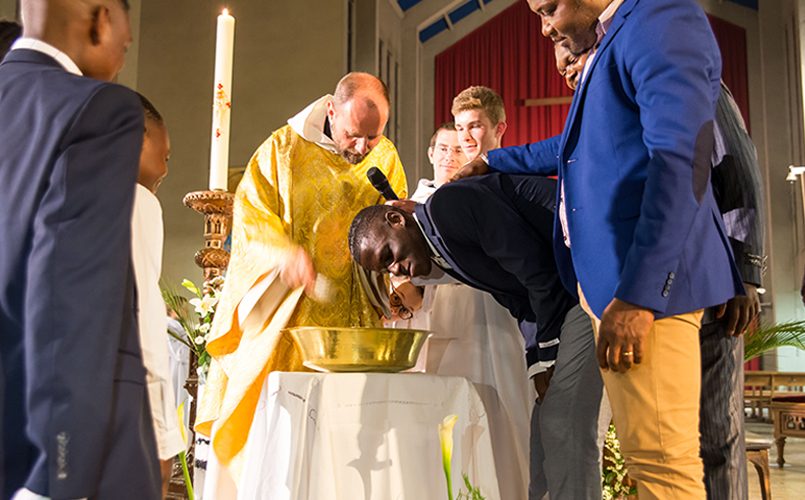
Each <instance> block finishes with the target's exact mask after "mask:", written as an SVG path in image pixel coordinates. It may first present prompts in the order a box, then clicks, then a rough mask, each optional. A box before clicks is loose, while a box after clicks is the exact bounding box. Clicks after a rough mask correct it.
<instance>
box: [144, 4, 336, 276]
mask: <svg viewBox="0 0 805 500" xmlns="http://www.w3.org/2000/svg"><path fill="white" fill-rule="evenodd" d="M222 5H223V3H222V2H220V1H219V0H171V1H170V2H167V1H165V2H163V1H160V2H143V5H142V11H141V14H140V30H139V37H138V38H139V40H140V44H139V51H138V57H137V73H136V82H137V85H136V86H137V89H138V90H140V91H141V92H143V94H145V95H146V96H148V98H149V99H151V100H152V101H153V102H154V104H155V105H156V106H157V107H158V108H159V110H160V111H161V112H162V114H163V115H164V116H165V118H166V121H167V124H168V128H169V129H170V133H171V140H172V149H173V151H172V156H171V161H170V173H169V175H168V178H167V180H166V181H165V182H164V183H163V185H162V187H161V188H160V191H159V198H160V200H161V202H162V205H163V209H164V218H165V231H166V240H165V255H164V265H163V271H164V272H163V277H164V278H165V279H166V280H167V281H169V282H170V283H173V284H178V283H179V281H180V280H181V278H184V277H187V278H191V279H194V280H195V281H199V280H200V279H201V270H200V269H199V268H197V267H196V265H195V263H194V262H193V255H194V253H195V251H196V250H198V249H199V248H201V246H202V243H203V241H202V217H201V215H199V214H197V213H195V212H193V211H192V210H190V209H189V208H186V207H184V206H183V205H182V202H181V200H182V197H183V196H184V195H185V193H187V192H189V191H194V190H198V189H206V186H207V179H208V165H209V141H210V139H209V135H210V126H211V125H210V124H211V109H212V77H213V58H214V44H215V19H216V16H217V15H218V13H219V12H220V9H221V6H222ZM226 5H227V6H228V7H229V9H230V11H231V13H232V15H233V16H235V18H236V33H235V62H234V76H233V97H232V139H231V150H230V165H232V166H242V165H245V164H246V162H247V161H248V160H249V158H250V157H251V155H252V153H253V152H254V150H255V149H256V148H257V147H258V146H259V145H260V144H261V143H262V142H263V141H264V140H265V139H266V138H267V137H268V136H269V135H270V134H271V132H272V131H273V130H275V129H276V128H279V127H280V126H282V125H284V123H285V120H286V119H287V118H289V117H290V116H292V115H294V114H295V113H297V112H298V111H300V110H301V109H302V108H303V107H304V106H306V105H307V104H309V103H310V102H312V101H313V100H315V99H317V98H318V97H320V96H322V95H324V94H326V93H329V92H332V90H333V89H334V88H335V84H336V83H337V82H338V80H339V78H340V77H341V76H342V75H343V72H344V69H345V67H346V61H345V53H346V51H345V47H346V45H345V43H346V42H345V40H346V18H345V15H346V3H345V2H342V1H327V2H322V1H320V0H271V1H266V2H255V1H249V0H228V1H227V2H226Z"/></svg>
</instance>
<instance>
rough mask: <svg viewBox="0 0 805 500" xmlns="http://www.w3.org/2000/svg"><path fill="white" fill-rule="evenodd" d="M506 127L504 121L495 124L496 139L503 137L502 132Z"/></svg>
mask: <svg viewBox="0 0 805 500" xmlns="http://www.w3.org/2000/svg"><path fill="white" fill-rule="evenodd" d="M507 128H508V125H506V122H504V121H500V122H498V124H497V125H495V135H496V136H497V138H498V140H500V138H501V137H503V134H504V133H505V132H506V129H507Z"/></svg>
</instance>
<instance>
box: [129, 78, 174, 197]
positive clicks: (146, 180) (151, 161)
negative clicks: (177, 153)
mask: <svg viewBox="0 0 805 500" xmlns="http://www.w3.org/2000/svg"><path fill="white" fill-rule="evenodd" d="M138 95H139V96H140V102H142V105H143V112H144V113H145V135H144V136H143V149H142V152H141V153H140V175H139V176H138V177H137V182H138V183H139V184H142V185H143V186H145V187H146V188H147V189H148V190H149V191H151V192H152V193H156V192H157V189H159V185H160V184H161V183H162V180H163V179H164V178H165V176H167V175H168V159H169V158H170V149H171V146H170V137H169V136H168V129H167V127H166V126H165V121H164V120H163V119H162V115H160V114H159V111H157V108H155V107H154V105H153V104H151V101H149V100H148V99H146V98H145V96H143V95H142V94H138Z"/></svg>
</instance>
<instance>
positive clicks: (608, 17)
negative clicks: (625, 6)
mask: <svg viewBox="0 0 805 500" xmlns="http://www.w3.org/2000/svg"><path fill="white" fill-rule="evenodd" d="M622 3H623V0H612V2H611V3H610V4H609V5H607V8H606V9H604V11H603V12H602V13H601V15H600V16H598V24H596V25H595V34H596V35H597V36H598V41H597V42H596V44H598V43H601V39H602V38H604V35H606V34H607V30H609V27H610V26H611V25H612V20H613V19H614V18H615V14H616V13H617V12H618V7H620V6H621V4H622Z"/></svg>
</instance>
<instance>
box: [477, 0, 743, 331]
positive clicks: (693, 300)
mask: <svg viewBox="0 0 805 500" xmlns="http://www.w3.org/2000/svg"><path fill="white" fill-rule="evenodd" d="M720 76H721V59H720V56H719V51H718V47H717V46H716V42H715V39H714V37H713V34H712V31H711V30H710V26H709V24H708V22H707V19H706V17H705V15H704V12H703V11H702V9H701V8H700V7H699V6H698V5H697V4H696V2H695V1H694V0H625V1H624V3H623V4H621V6H620V7H619V9H618V11H617V13H616V14H615V17H614V19H613V21H612V24H611V25H610V27H609V30H608V31H607V33H606V35H605V36H604V37H603V39H602V41H601V43H600V45H599V47H598V49H597V52H596V54H595V57H594V58H593V60H592V62H591V63H590V68H589V70H588V73H587V76H586V78H585V79H584V81H583V82H582V83H581V85H580V86H579V88H578V89H577V90H576V93H575V95H574V96H573V103H572V105H571V108H570V113H569V115H568V118H567V122H566V123H565V128H564V131H563V132H562V135H561V136H557V137H553V138H551V139H547V140H545V141H542V142H539V143H535V144H530V145H527V146H519V147H513V148H504V149H500V150H495V151H490V153H489V163H490V166H491V167H492V168H493V169H494V170H497V171H501V172H509V173H523V172H530V173H537V174H542V175H555V174H558V176H559V180H560V182H564V195H565V203H566V209H567V219H568V226H569V233H570V241H571V248H570V250H569V251H568V248H567V247H566V246H565V245H564V243H563V238H562V230H561V227H560V225H559V224H558V221H557V222H556V223H555V230H554V235H555V240H554V241H555V243H554V245H555V248H556V256H557V262H558V265H559V268H560V272H561V273H562V276H563V279H564V281H565V284H566V285H567V286H569V287H572V286H574V285H575V283H574V281H575V277H577V278H578V282H579V283H580V284H581V288H582V289H583V290H584V294H585V296H586V298H587V300H588V302H589V304H590V306H591V308H592V310H593V312H595V314H596V315H598V316H599V317H600V316H601V315H602V314H603V312H604V308H605V307H606V306H607V304H609V302H610V301H611V300H612V299H613V297H617V298H619V299H621V300H624V301H626V302H630V303H632V304H637V305H640V306H642V307H646V308H649V309H652V310H654V311H655V315H656V316H657V317H664V316H672V315H675V314H680V313H685V312H690V311H693V310H697V309H701V308H705V307H709V306H713V305H717V304H721V303H723V302H725V301H727V300H728V299H730V298H731V297H733V296H735V295H736V294H741V293H744V289H743V284H742V283H741V280H740V276H739V275H738V272H737V269H736V267H735V264H734V262H733V259H732V251H731V249H730V245H729V243H728V240H727V236H726V234H725V231H724V227H723V223H722V220H721V216H720V214H719V210H718V208H717V206H716V203H715V200H714V199H713V193H712V188H711V185H710V182H709V179H710V160H711V152H712V151H713V119H714V110H715V103H716V99H717V97H718V93H719V80H720ZM574 272H575V277H574Z"/></svg>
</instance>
